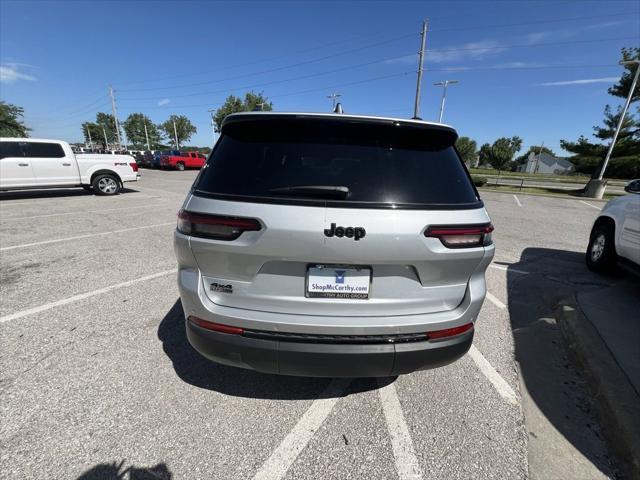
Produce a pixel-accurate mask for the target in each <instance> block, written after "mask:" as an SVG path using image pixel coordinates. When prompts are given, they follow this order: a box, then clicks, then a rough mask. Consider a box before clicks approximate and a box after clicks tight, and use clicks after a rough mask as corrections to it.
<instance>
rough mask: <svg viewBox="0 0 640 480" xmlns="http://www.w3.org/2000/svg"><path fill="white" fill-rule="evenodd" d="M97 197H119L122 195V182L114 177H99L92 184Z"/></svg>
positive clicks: (105, 175) (106, 175)
mask: <svg viewBox="0 0 640 480" xmlns="http://www.w3.org/2000/svg"><path fill="white" fill-rule="evenodd" d="M91 185H93V191H94V192H95V194H96V195H117V194H118V193H120V180H118V179H117V178H116V177H114V176H113V175H109V174H106V173H105V174H103V175H98V176H97V177H96V178H94V179H93V182H92V183H91Z"/></svg>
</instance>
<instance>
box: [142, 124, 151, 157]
mask: <svg viewBox="0 0 640 480" xmlns="http://www.w3.org/2000/svg"><path fill="white" fill-rule="evenodd" d="M144 137H145V138H146V139H147V151H149V152H150V151H151V146H150V145H149V133H148V132H147V122H146V121H145V122H144Z"/></svg>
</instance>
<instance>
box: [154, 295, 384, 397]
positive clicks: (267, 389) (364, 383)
mask: <svg viewBox="0 0 640 480" xmlns="http://www.w3.org/2000/svg"><path fill="white" fill-rule="evenodd" d="M184 322H185V320H184V312H183V310H182V303H180V299H178V300H177V301H176V303H175V304H174V305H173V307H171V310H169V312H167V314H166V315H165V317H164V318H163V319H162V321H161V322H160V326H159V327H158V338H159V339H160V341H161V342H162V348H163V349H164V352H165V353H166V355H167V356H168V357H169V358H170V359H171V361H172V362H173V368H174V370H175V371H176V373H177V374H178V376H179V377H180V378H181V379H182V380H183V381H185V382H187V383H189V384H191V385H194V386H196V387H199V388H204V389H207V390H214V391H217V392H220V393H223V394H225V395H232V396H236V397H249V398H263V399H275V400H308V399H317V398H323V393H324V390H325V389H326V387H327V386H328V385H329V382H330V381H331V379H330V378H313V377H290V376H284V375H270V374H265V373H259V372H254V371H252V370H245V369H243V368H235V367H229V366H226V365H221V364H219V363H215V362H212V361H210V360H207V359H206V358H204V357H203V356H202V355H200V354H199V353H198V352H196V351H195V350H194V349H193V347H192V346H191V345H190V344H189V341H188V340H187V335H186V331H185V324H184ZM395 378H396V377H390V378H388V379H383V385H384V384H385V382H393V381H395ZM377 388H379V385H378V380H377V379H375V378H363V379H356V380H354V381H353V382H352V383H351V385H350V387H349V388H348V390H347V392H346V393H347V394H351V393H358V392H364V391H368V390H375V389H377Z"/></svg>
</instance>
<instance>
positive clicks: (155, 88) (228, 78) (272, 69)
mask: <svg viewBox="0 0 640 480" xmlns="http://www.w3.org/2000/svg"><path fill="white" fill-rule="evenodd" d="M412 36H414V34H413V33H412V34H410V35H402V36H401V37H395V38H392V39H389V40H384V41H381V42H376V43H371V44H368V45H364V46H362V47H358V48H352V49H351V50H344V51H342V52H338V53H333V54H331V55H325V56H324V57H319V58H314V59H312V60H305V61H302V62H297V63H292V64H289V65H284V66H281V67H275V68H270V69H268V70H262V71H259V72H251V73H244V74H242V75H235V76H233V77H227V78H221V79H217V80H208V81H206V82H197V83H187V84H182V85H171V86H167V87H150V88H130V89H120V90H119V91H120V92H140V91H149V90H171V89H174V88H185V87H195V86H199V85H208V84H211V83H220V82H225V81H227V80H236V79H238V78H246V77H253V76H255V75H263V74H265V73H273V72H278V71H281V70H287V69H289V68H294V67H299V66H301V65H308V64H310V63H316V62H321V61H323V60H328V59H330V58H335V57H340V56H342V55H348V54H350V53H355V52H360V51H362V50H367V49H369V48H374V47H378V46H380V45H386V44H388V43H392V42H395V41H397V40H399V39H401V38H407V37H412Z"/></svg>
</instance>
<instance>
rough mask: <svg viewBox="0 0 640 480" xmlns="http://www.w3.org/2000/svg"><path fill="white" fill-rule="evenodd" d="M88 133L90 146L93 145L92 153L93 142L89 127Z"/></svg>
mask: <svg viewBox="0 0 640 480" xmlns="http://www.w3.org/2000/svg"><path fill="white" fill-rule="evenodd" d="M87 133H88V134H89V145H91V151H93V140H92V138H91V128H89V125H87Z"/></svg>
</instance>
